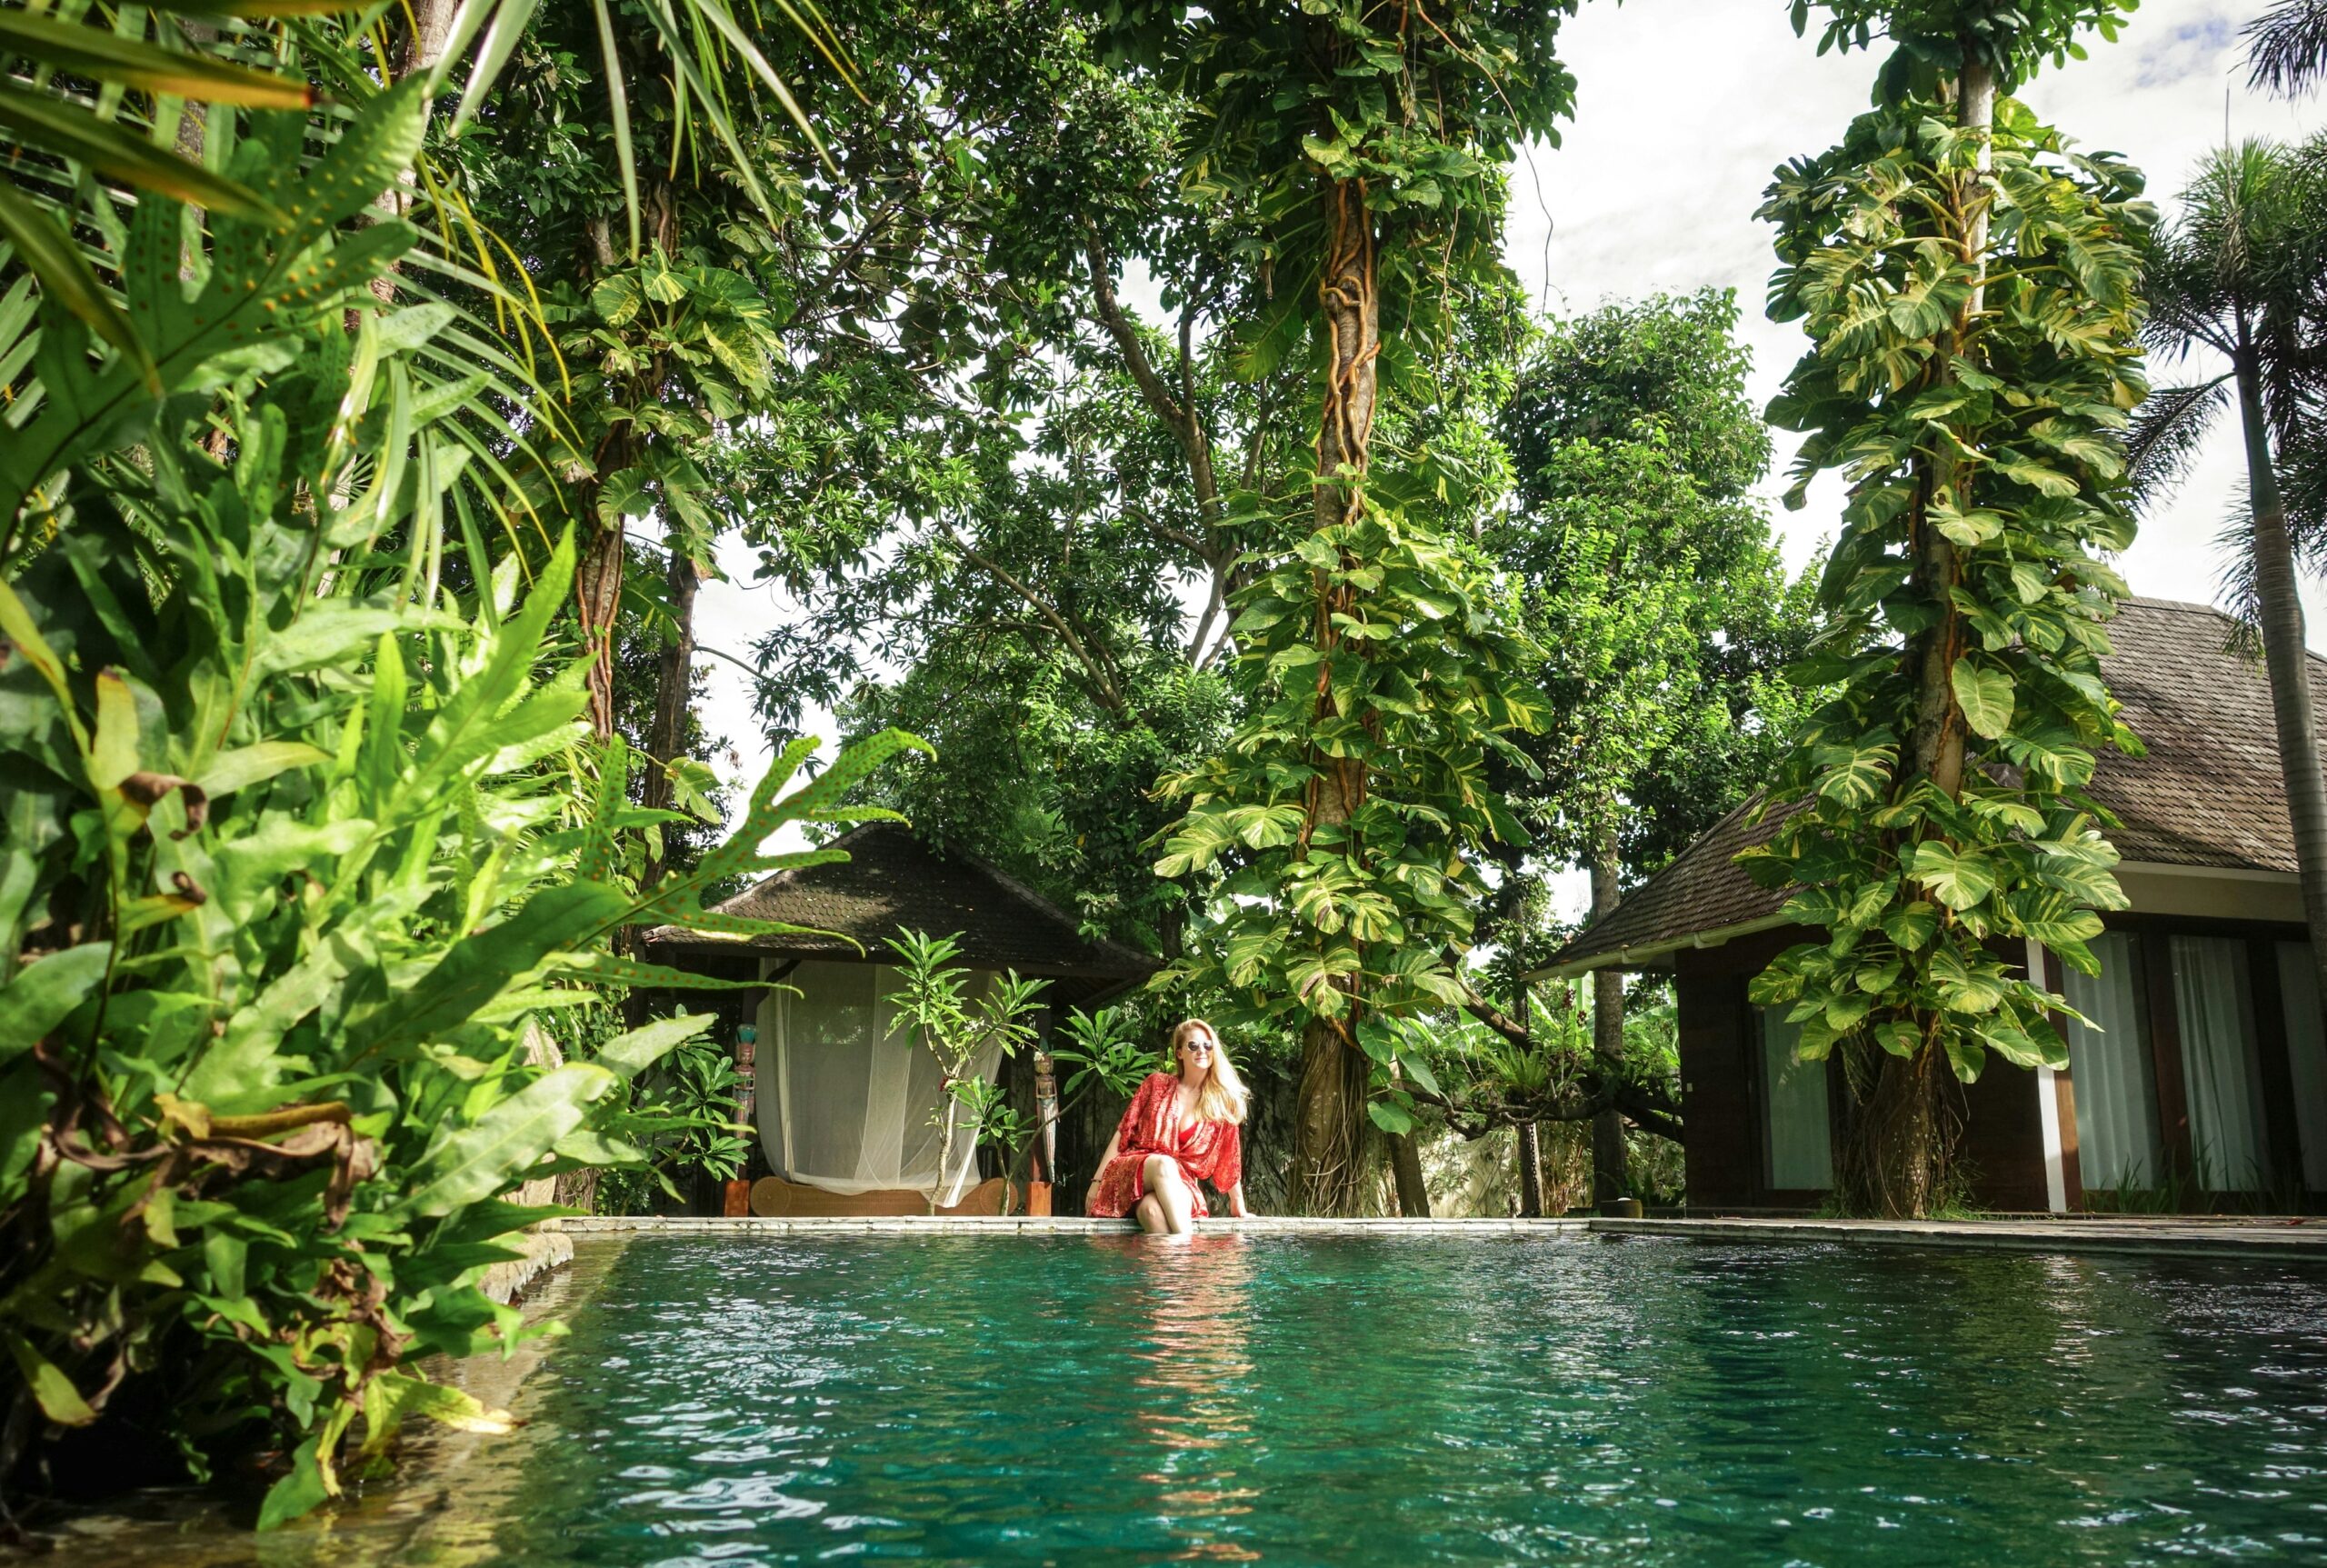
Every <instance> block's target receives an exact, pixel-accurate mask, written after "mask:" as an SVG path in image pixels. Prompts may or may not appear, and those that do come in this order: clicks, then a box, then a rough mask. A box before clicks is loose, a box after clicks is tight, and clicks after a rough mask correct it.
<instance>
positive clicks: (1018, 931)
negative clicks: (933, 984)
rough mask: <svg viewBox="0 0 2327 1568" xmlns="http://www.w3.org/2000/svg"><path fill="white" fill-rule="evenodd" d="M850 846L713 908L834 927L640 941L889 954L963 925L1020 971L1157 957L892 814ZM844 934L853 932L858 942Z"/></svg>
mask: <svg viewBox="0 0 2327 1568" xmlns="http://www.w3.org/2000/svg"><path fill="white" fill-rule="evenodd" d="M831 847H832V848H834V849H842V850H846V851H847V852H848V856H849V858H848V859H847V860H845V861H841V862H835V863H833V864H825V865H811V866H802V867H800V868H798V869H796V870H793V871H782V872H778V873H776V874H774V876H771V877H769V878H768V879H767V880H766V881H764V882H763V883H761V884H759V885H758V886H756V887H754V888H752V889H751V890H750V891H748V892H745V893H742V894H737V895H736V896H735V897H734V898H731V899H729V900H728V901H727V902H726V903H724V904H720V905H719V906H718V907H719V910H720V912H721V913H723V914H741V915H748V916H750V917H751V918H753V919H755V920H781V921H784V923H786V924H791V925H804V926H810V927H813V928H814V929H815V930H817V931H824V932H834V933H837V934H838V935H837V936H817V935H789V936H754V937H752V938H750V939H748V940H736V939H733V938H727V939H723V938H721V937H718V936H716V935H714V934H708V933H704V932H696V931H685V930H682V929H680V928H678V927H676V926H670V925H663V926H657V927H655V929H654V930H653V931H652V932H649V933H648V934H647V937H646V942H647V944H648V946H649V947H650V948H652V949H654V950H655V954H656V955H657V956H659V957H665V958H668V957H675V956H678V955H681V954H734V953H739V952H743V951H747V950H748V951H750V952H753V953H757V954H769V955H774V956H782V957H794V958H844V959H854V958H859V957H863V958H866V959H871V960H874V961H879V960H883V959H885V958H887V957H889V956H890V955H889V954H888V951H887V948H886V945H885V944H886V942H887V939H888V938H890V937H892V936H895V935H898V934H900V933H902V932H904V931H906V930H914V931H921V932H926V933H927V934H930V935H933V936H949V935H952V934H954V933H955V932H959V933H961V949H962V961H963V962H964V964H969V965H971V966H973V967H974V968H981V969H1015V970H1016V971H1018V973H1019V974H1030V975H1034V974H1042V975H1079V976H1088V977H1092V978H1097V979H1110V980H1136V979H1140V978H1142V977H1144V976H1145V975H1148V974H1153V973H1154V971H1155V970H1156V969H1157V968H1158V967H1160V964H1159V962H1158V961H1157V960H1155V959H1153V958H1150V957H1148V956H1147V955H1146V954H1144V953H1139V952H1136V951H1134V949H1132V948H1129V947H1125V946H1124V945H1123V944H1120V943H1115V942H1108V941H1104V940H1097V941H1094V940H1093V939H1092V938H1090V937H1086V936H1084V935H1083V934H1081V933H1080V932H1078V931H1077V930H1076V929H1075V924H1074V917H1073V916H1072V915H1070V914H1067V913H1066V912H1065V911H1064V910H1063V909H1061V908H1059V907H1058V905H1056V904H1053V903H1052V902H1051V901H1050V900H1048V899H1046V898H1044V897H1043V895H1042V894H1038V893H1036V892H1034V890H1033V889H1032V888H1030V887H1027V886H1025V885H1024V884H1022V883H1020V882H1017V881H1015V880H1014V879H1013V878H1011V877H1009V876H1007V875H1005V874H1003V873H1002V872H1000V871H998V870H996V869H995V868H994V867H993V866H991V865H988V864H985V863H984V861H982V860H978V859H976V858H975V857H974V856H970V855H965V854H953V853H948V854H940V853H938V852H937V851H936V850H934V849H932V848H930V847H929V846H928V845H927V844H924V843H922V842H921V841H920V840H919V839H917V838H915V837H914V835H913V833H912V830H911V829H909V828H906V827H904V826H903V825H902V824H896V823H884V822H876V823H866V824H864V825H863V826H861V827H855V828H852V829H850V830H849V831H848V832H847V833H844V834H841V836H840V837H838V838H836V839H834V841H833V843H832V845H831ZM843 937H854V939H855V941H856V942H857V943H861V944H863V952H862V953H860V952H859V950H858V948H857V947H856V946H854V945H853V944H851V943H849V942H847V941H844V940H841V938H843Z"/></svg>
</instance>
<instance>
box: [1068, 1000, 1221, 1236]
mask: <svg viewBox="0 0 2327 1568" xmlns="http://www.w3.org/2000/svg"><path fill="white" fill-rule="evenodd" d="M1172 1059H1173V1065H1175V1066H1176V1067H1178V1069H1179V1072H1178V1073H1177V1074H1171V1073H1151V1074H1148V1075H1147V1082H1145V1083H1144V1084H1141V1085H1140V1086H1139V1093H1138V1094H1134V1095H1133V1096H1132V1097H1131V1104H1130V1105H1129V1106H1128V1107H1127V1108H1126V1109H1125V1110H1124V1119H1123V1123H1122V1124H1121V1125H1120V1126H1118V1127H1117V1128H1116V1129H1115V1135H1114V1137H1112V1138H1110V1139H1108V1140H1107V1152H1106V1153H1105V1154H1103V1155H1101V1156H1100V1159H1099V1174H1097V1175H1095V1176H1094V1177H1093V1178H1092V1179H1091V1190H1090V1192H1089V1193H1086V1194H1085V1195H1084V1200H1083V1212H1084V1213H1088V1214H1097V1215H1100V1216H1102V1217H1104V1218H1106V1219H1120V1218H1122V1217H1123V1216H1124V1215H1125V1214H1136V1215H1137V1216H1138V1217H1139V1228H1140V1229H1141V1230H1143V1231H1145V1232H1146V1233H1148V1234H1150V1235H1170V1236H1184V1235H1186V1234H1187V1233H1189V1232H1190V1231H1192V1230H1193V1229H1194V1228H1195V1223H1196V1221H1198V1220H1201V1219H1207V1218H1209V1217H1210V1216H1211V1213H1212V1211H1211V1210H1210V1209H1208V1208H1206V1207H1205V1206H1204V1201H1203V1188H1202V1187H1201V1186H1200V1185H1199V1183H1203V1182H1210V1183H1212V1184H1213V1186H1214V1187H1215V1188H1217V1189H1218V1190H1219V1191H1221V1192H1223V1193H1226V1194H1227V1195H1228V1212H1229V1213H1231V1214H1232V1215H1233V1216H1234V1217H1236V1218H1237V1219H1240V1220H1241V1219H1244V1218H1247V1217H1248V1216H1249V1215H1250V1214H1251V1213H1252V1211H1251V1210H1249V1209H1247V1208H1246V1207H1245V1206H1244V1161H1243V1150H1242V1148H1241V1146H1240V1141H1239V1138H1238V1135H1237V1131H1236V1127H1237V1124H1238V1123H1240V1122H1242V1121H1243V1119H1244V1085H1243V1083H1241V1082H1240V1081H1239V1080H1238V1079H1237V1076H1236V1069H1235V1068H1234V1067H1233V1066H1231V1065H1229V1062H1228V1053H1227V1052H1226V1051H1224V1050H1223V1049H1222V1048H1221V1044H1220V1035H1219V1033H1218V1032H1217V1031H1215V1030H1214V1029H1213V1026H1212V1025H1211V1024H1206V1023H1205V1022H1204V1021H1203V1019H1201V1018H1191V1019H1189V1020H1188V1021H1187V1022H1185V1023H1183V1024H1181V1025H1180V1026H1179V1027H1178V1028H1176V1029H1174V1030H1173V1031H1172Z"/></svg>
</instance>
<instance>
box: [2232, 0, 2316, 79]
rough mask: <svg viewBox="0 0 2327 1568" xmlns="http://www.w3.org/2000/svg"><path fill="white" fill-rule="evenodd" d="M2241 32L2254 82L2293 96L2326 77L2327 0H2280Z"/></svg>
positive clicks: (2249, 73)
mask: <svg viewBox="0 0 2327 1568" xmlns="http://www.w3.org/2000/svg"><path fill="white" fill-rule="evenodd" d="M2242 36H2243V37H2244V38H2245V40H2246V69H2247V80H2248V81H2250V82H2252V84H2253V85H2255V86H2257V87H2261V88H2262V89H2264V90H2265V91H2268V92H2272V93H2277V94H2279V95H2282V96H2283V97H2289V98H2292V97H2295V96H2298V95H2302V94H2303V93H2307V92H2309V91H2310V90H2311V89H2312V88H2313V87H2316V86H2317V85H2319V84H2320V82H2321V81H2322V79H2327V0H2279V3H2278V4H2277V5H2273V6H2272V7H2271V8H2270V9H2269V10H2268V11H2265V12H2263V13H2262V15H2260V16H2257V17H2256V18H2254V20H2253V21H2252V22H2249V23H2248V24H2247V25H2246V26H2245V28H2244V30H2243V32H2242Z"/></svg>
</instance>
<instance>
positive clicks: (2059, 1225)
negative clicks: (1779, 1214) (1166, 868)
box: [558, 1214, 2327, 1263]
mask: <svg viewBox="0 0 2327 1568" xmlns="http://www.w3.org/2000/svg"><path fill="white" fill-rule="evenodd" d="M558 1223H559V1224H560V1225H561V1228H563V1229H564V1230H565V1231H567V1232H568V1233H572V1234H574V1235H576V1236H582V1235H599V1236H624V1237H636V1236H640V1235H699V1236H700V1235H724V1236H771V1237H772V1236H801V1237H806V1236H840V1235H882V1236H965V1235H975V1236H989V1237H991V1236H1076V1235H1081V1236H1132V1235H1136V1234H1137V1233H1138V1232H1137V1230H1136V1228H1135V1227H1134V1225H1133V1223H1131V1222H1130V1221H1128V1220H1102V1219H1091V1218H1086V1217H1084V1216H1079V1215H1058V1216H1040V1215H1025V1214H1017V1215H1009V1216H969V1215H928V1216H924V1215H906V1216H877V1217H876V1216H830V1217H828V1216H806V1215H788V1216H777V1217H773V1218H771V1217H764V1216H757V1215H752V1216H728V1217H716V1216H698V1215H663V1214H591V1215H574V1216H569V1217H568V1218H566V1219H564V1220H563V1221H562V1222H558ZM1202 1231H1203V1233H1204V1234H1207V1235H1220V1234H1227V1235H1250V1236H1288V1235H1291V1236H1380V1237H1390V1236H1400V1237H1433V1236H1435V1237H1464V1236H1470V1237H1487V1236H1500V1237H1519V1236H1534V1237H1540V1238H1556V1239H1575V1240H1580V1239H1583V1238H1585V1237H1588V1236H1607V1237H1612V1238H1624V1237H1668V1238H1678V1239H1684V1240H1694V1241H1727V1242H1735V1243H1776V1244H1784V1245H1796V1246H1799V1245H1805V1244H1813V1243H1836V1244H1843V1245H1855V1246H1912V1247H1927V1248H1928V1247H1936V1248H1949V1247H1952V1248H1956V1249H1958V1250H1962V1251H1971V1252H2027V1253H2099V1254H2105V1255H2116V1256H2132V1257H2202V1258H2214V1259H2222V1258H2239V1259H2245V1260H2248V1261H2251V1262H2272V1263H2327V1223H2311V1224H2307V1225H2303V1226H2301V1227H2297V1226H2292V1225H2287V1224H2284V1223H2277V1224H2261V1223H2258V1224H2239V1223H2219V1222H2217V1223H2211V1224H2206V1225H2203V1226H2201V1225H2195V1224H2192V1225H2187V1226H2181V1227H2175V1226H2173V1225H2172V1223H2170V1222H2165V1223H2158V1222H2139V1223H2124V1222H2111V1221H2079V1220H2072V1219H2062V1220H2026V1221H2010V1220H1932V1221H1921V1222H1914V1221H1876V1220H1839V1219H1825V1218H1801V1219H1636V1220H1635V1219H1613V1218H1607V1217H1583V1216H1578V1217H1573V1218H1564V1217H1563V1218H1558V1219H1444V1220H1432V1219H1411V1220H1410V1219H1403V1218H1383V1219H1323V1218H1305V1217H1304V1218H1296V1217H1292V1216H1268V1217H1256V1218H1253V1219H1248V1220H1232V1219H1215V1220H1207V1221H1205V1222H1204V1223H1203V1226H1202Z"/></svg>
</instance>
